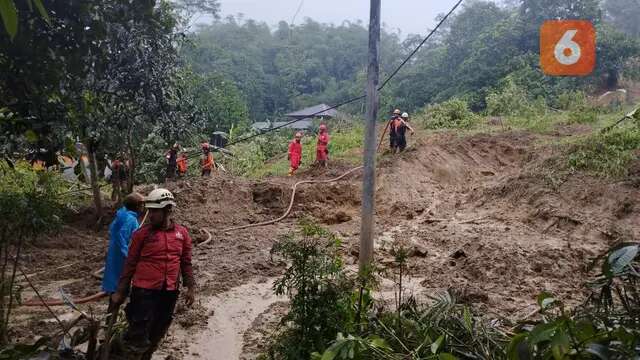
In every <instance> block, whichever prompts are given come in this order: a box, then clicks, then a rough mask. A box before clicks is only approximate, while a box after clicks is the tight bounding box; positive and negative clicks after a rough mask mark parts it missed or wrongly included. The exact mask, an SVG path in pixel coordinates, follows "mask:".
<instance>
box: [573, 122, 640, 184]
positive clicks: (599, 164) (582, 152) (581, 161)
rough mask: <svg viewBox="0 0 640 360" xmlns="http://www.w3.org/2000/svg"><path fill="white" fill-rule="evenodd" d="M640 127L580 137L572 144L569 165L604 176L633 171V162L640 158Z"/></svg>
mask: <svg viewBox="0 0 640 360" xmlns="http://www.w3.org/2000/svg"><path fill="white" fill-rule="evenodd" d="M638 149H640V129H638V128H636V127H626V128H615V129H613V130H611V131H609V132H606V133H604V134H603V133H600V132H596V133H593V134H591V135H588V136H585V137H582V138H580V139H579V140H578V141H577V142H575V143H574V144H572V145H570V146H569V149H568V153H567V162H568V166H569V167H570V169H572V170H581V171H586V172H589V173H592V174H595V175H598V176H602V177H610V178H621V177H625V176H627V175H628V173H629V164H630V163H631V161H633V160H635V159H637V157H638V156H637V151H638Z"/></svg>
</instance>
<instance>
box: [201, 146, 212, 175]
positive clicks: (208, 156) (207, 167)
mask: <svg viewBox="0 0 640 360" xmlns="http://www.w3.org/2000/svg"><path fill="white" fill-rule="evenodd" d="M215 166H216V163H215V159H214V158H213V154H212V153H211V145H209V143H202V157H201V158H200V167H201V168H202V176H211V171H212V170H213V168H214V167H215Z"/></svg>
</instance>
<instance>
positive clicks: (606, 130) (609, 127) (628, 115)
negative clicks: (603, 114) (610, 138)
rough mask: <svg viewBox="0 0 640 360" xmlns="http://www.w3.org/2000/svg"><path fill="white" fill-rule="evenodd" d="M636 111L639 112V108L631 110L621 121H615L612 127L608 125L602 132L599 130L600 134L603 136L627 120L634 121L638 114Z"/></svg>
mask: <svg viewBox="0 0 640 360" xmlns="http://www.w3.org/2000/svg"><path fill="white" fill-rule="evenodd" d="M638 110H640V107H637V108H636V109H635V110H633V111H632V112H630V113H628V114H627V115H625V116H624V117H623V118H622V119H620V120H618V121H616V122H615V123H613V124H612V125H609V126H607V127H605V128H603V129H602V130H600V132H601V133H603V134H604V133H606V132H609V131H610V130H611V129H613V128H614V127H616V126H618V125H620V124H621V123H622V122H623V121H625V120H629V119H634V118H635V117H636V115H637V114H638Z"/></svg>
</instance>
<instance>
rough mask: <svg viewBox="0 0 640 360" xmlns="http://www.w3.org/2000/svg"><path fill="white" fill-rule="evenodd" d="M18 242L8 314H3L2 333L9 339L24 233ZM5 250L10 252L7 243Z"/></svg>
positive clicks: (9, 291) (9, 285)
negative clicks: (14, 290) (14, 289)
mask: <svg viewBox="0 0 640 360" xmlns="http://www.w3.org/2000/svg"><path fill="white" fill-rule="evenodd" d="M17 236H18V244H17V245H16V257H15V258H14V261H13V271H12V273H11V279H9V283H8V284H7V285H8V287H9V290H8V292H7V293H8V296H9V304H7V306H6V314H3V315H4V316H5V318H4V321H3V324H2V325H3V329H2V330H3V332H4V334H2V338H3V340H8V338H7V331H8V330H9V318H10V317H11V308H12V307H13V299H14V298H15V294H14V293H13V285H14V284H15V281H16V273H17V272H18V266H20V253H21V251H22V244H23V243H24V236H23V234H20V233H18V234H17ZM5 251H6V252H7V253H8V252H9V245H8V244H7V246H6V247H5Z"/></svg>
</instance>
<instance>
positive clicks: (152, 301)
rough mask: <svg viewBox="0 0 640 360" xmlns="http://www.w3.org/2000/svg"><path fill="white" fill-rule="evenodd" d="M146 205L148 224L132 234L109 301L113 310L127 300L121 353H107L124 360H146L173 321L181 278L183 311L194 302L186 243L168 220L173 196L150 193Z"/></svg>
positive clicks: (116, 350)
mask: <svg viewBox="0 0 640 360" xmlns="http://www.w3.org/2000/svg"><path fill="white" fill-rule="evenodd" d="M145 205H146V207H147V209H148V210H149V215H148V216H149V222H150V224H149V225H145V226H143V227H141V228H140V229H139V230H138V231H136V232H135V233H134V234H133V240H132V241H131V245H130V246H129V254H128V256H127V259H126V261H125V265H124V270H123V272H122V276H121V277H120V282H119V284H118V289H117V291H116V293H114V294H113V295H112V296H111V301H112V303H113V304H115V305H116V306H118V305H121V304H122V303H123V302H124V300H125V299H126V298H127V296H128V295H129V296H130V300H129V303H128V304H127V306H126V308H125V313H126V315H127V322H128V325H129V326H128V328H127V330H126V331H125V332H124V334H123V335H122V338H121V345H122V347H121V348H118V347H114V351H113V352H112V353H113V355H121V356H120V357H121V358H124V359H142V360H148V359H151V356H152V355H153V353H154V352H155V350H156V349H157V348H158V345H159V344H160V341H161V340H162V338H163V337H164V336H165V334H166V333H167V330H168V329H169V326H170V325H171V322H172V320H173V313H174V310H175V305H176V302H177V300H178V296H179V293H180V274H182V280H183V283H184V286H186V288H187V291H186V296H185V300H186V305H187V306H191V305H193V302H194V299H195V280H194V277H193V268H192V264H191V256H192V252H191V249H192V242H191V237H190V236H189V232H188V230H187V229H186V228H185V227H183V226H181V225H178V224H176V223H175V222H174V220H173V219H172V213H173V209H174V208H175V206H176V203H175V200H174V197H173V194H172V193H171V192H170V191H169V190H166V189H156V190H153V191H152V192H151V193H150V194H149V195H148V196H147V197H146V199H145ZM120 352H121V354H119V353H120Z"/></svg>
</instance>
